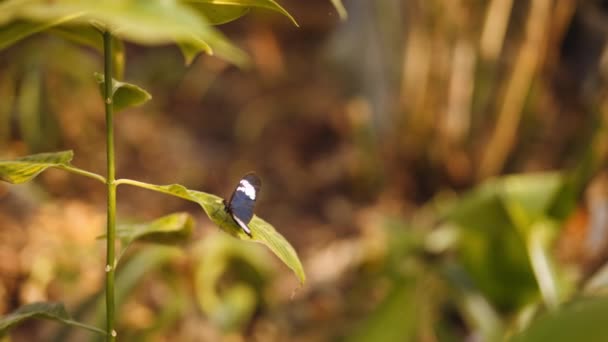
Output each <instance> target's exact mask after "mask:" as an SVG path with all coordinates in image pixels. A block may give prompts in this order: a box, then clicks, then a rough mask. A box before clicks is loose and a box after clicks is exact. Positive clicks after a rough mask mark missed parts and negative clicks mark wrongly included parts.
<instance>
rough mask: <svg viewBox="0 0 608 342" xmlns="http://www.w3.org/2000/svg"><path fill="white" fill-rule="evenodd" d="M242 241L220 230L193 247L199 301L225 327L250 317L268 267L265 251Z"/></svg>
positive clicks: (237, 325)
mask: <svg viewBox="0 0 608 342" xmlns="http://www.w3.org/2000/svg"><path fill="white" fill-rule="evenodd" d="M245 244H246V242H245V241H241V240H237V239H233V238H231V237H229V236H228V235H226V234H221V233H220V234H212V235H211V236H209V237H207V238H205V239H203V240H202V241H201V242H200V243H199V244H198V245H197V248H196V250H197V253H196V255H197V259H198V265H197V267H196V277H195V280H196V282H195V284H196V287H195V288H196V295H197V298H198V302H199V305H200V307H201V309H202V310H203V311H204V312H205V313H206V314H207V315H208V316H209V318H210V319H211V320H213V321H214V323H215V324H217V325H218V326H220V327H222V329H223V330H226V331H229V330H235V329H237V330H238V329H241V328H243V325H244V324H246V323H247V322H248V321H249V320H250V319H251V316H252V314H253V313H254V311H255V309H256V307H257V306H258V303H259V302H260V301H261V300H263V299H262V298H260V297H262V296H263V293H264V292H265V289H266V288H265V284H266V280H267V279H269V278H270V276H269V274H270V272H271V271H272V270H271V269H270V268H269V267H270V266H269V265H270V263H269V260H268V258H269V255H268V253H265V251H263V250H261V248H245V246H244V245H245ZM256 247H257V246H256ZM259 247H261V246H259ZM227 278H228V279H230V281H229V282H226V279H227Z"/></svg>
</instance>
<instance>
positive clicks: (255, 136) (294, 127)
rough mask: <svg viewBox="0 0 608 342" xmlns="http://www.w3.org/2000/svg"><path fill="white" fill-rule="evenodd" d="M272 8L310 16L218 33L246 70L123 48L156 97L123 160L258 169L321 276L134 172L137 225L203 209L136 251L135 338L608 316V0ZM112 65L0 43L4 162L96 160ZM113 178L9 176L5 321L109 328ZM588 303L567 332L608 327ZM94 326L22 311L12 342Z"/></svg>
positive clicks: (399, 336)
mask: <svg viewBox="0 0 608 342" xmlns="http://www.w3.org/2000/svg"><path fill="white" fill-rule="evenodd" d="M280 3H281V4H282V5H283V6H284V7H285V8H286V9H287V10H288V11H289V12H290V13H292V14H293V15H294V17H295V18H296V19H297V20H298V22H299V24H300V27H294V26H293V25H292V23H291V22H290V21H289V20H288V19H287V18H285V17H283V16H281V15H279V14H276V13H273V12H267V11H259V10H253V11H252V12H251V13H250V14H248V15H247V16H245V17H243V18H241V19H239V20H237V21H235V22H231V23H228V24H225V25H222V26H221V27H220V28H221V29H222V31H223V32H225V33H226V35H228V36H229V37H230V38H231V39H232V40H233V41H234V42H235V43H236V44H237V45H238V46H240V47H242V48H243V49H244V50H246V51H247V52H248V53H249V55H250V57H251V59H252V64H253V65H252V68H251V69H249V70H240V69H238V68H236V67H234V66H231V65H230V64H227V63H226V62H224V61H222V60H220V59H217V58H214V57H209V56H199V57H198V58H197V59H196V60H195V61H194V62H193V64H192V65H191V66H189V67H187V66H185V65H184V61H183V58H182V56H181V54H180V52H179V49H178V48H177V47H176V46H162V47H143V46H138V45H134V44H127V46H126V61H127V63H126V69H125V80H126V81H128V82H131V83H134V84H137V85H139V86H141V87H143V88H144V89H146V90H148V91H149V92H150V93H151V94H152V96H153V100H152V101H150V102H148V103H147V104H146V105H144V106H142V107H139V108H136V109H130V110H128V111H126V112H124V113H119V114H118V115H117V117H116V134H117V136H116V151H117V175H118V177H121V178H131V179H137V180H141V181H145V182H149V183H154V184H170V183H179V184H182V185H184V186H186V187H188V188H190V189H196V190H200V191H206V192H211V193H214V194H217V195H219V196H222V197H229V196H230V193H231V192H232V190H233V189H234V186H235V184H236V183H237V182H238V180H239V178H240V177H241V176H242V175H243V174H245V173H246V172H248V171H252V170H253V171H255V172H256V173H257V174H258V175H260V177H261V178H262V182H263V187H262V191H261V197H260V199H259V201H258V204H257V208H256V212H257V214H258V215H259V216H261V217H263V218H264V219H266V220H267V221H269V222H271V223H272V224H273V225H274V226H275V227H276V228H277V230H278V231H279V232H281V233H282V234H283V235H284V236H285V237H286V238H287V239H288V240H289V241H290V242H291V243H292V244H293V246H294V248H295V249H296V250H297V251H298V254H299V256H300V258H301V260H302V262H303V264H304V268H305V270H306V273H307V276H308V281H307V282H306V284H305V285H304V286H300V285H299V284H298V281H297V279H296V278H295V277H294V276H293V274H292V273H291V271H290V270H289V269H288V268H287V267H285V266H284V265H283V264H282V263H280V262H279V261H278V260H277V259H276V258H275V257H274V256H273V255H272V254H271V253H270V252H268V251H267V250H266V249H264V248H262V247H260V246H257V245H254V244H247V243H242V242H240V241H237V240H236V239H233V238H231V237H228V236H227V235H226V234H224V233H223V232H221V231H220V230H219V229H217V228H216V227H215V226H213V224H212V223H211V222H210V221H209V220H208V219H207V217H206V216H205V215H204V213H203V212H202V211H201V210H200V207H199V206H198V205H196V204H194V203H189V202H185V201H183V200H180V199H178V198H173V197H169V196H165V195H162V194H158V193H154V192H150V191H147V190H143V189H138V188H129V187H120V188H119V193H118V218H119V221H121V222H135V221H147V220H152V219H154V218H156V217H158V216H161V215H165V214H169V213H172V212H175V211H187V212H189V213H191V214H192V215H193V216H194V217H195V218H196V219H197V220H196V232H195V238H194V239H193V240H192V241H191V242H190V243H188V244H186V245H183V246H180V247H160V246H155V245H146V244H143V243H142V244H138V245H137V246H135V249H134V250H133V251H131V252H132V253H129V255H127V256H126V257H125V261H124V264H123V265H122V272H119V275H118V277H119V278H118V285H117V286H118V288H117V291H118V297H117V301H118V305H119V310H118V311H119V312H120V322H119V331H121V332H122V334H123V335H122V338H121V340H123V341H168V340H173V341H219V340H225V341H334V340H338V341H343V340H347V341H462V340H466V341H492V340H500V339H503V338H505V337H514V338H517V337H518V336H519V337H521V338H522V339H525V338H528V339H527V340H549V339H547V338H549V337H547V336H549V335H542V334H543V333H547V332H546V331H544V330H542V329H540V328H539V329H540V330H541V332H537V333H538V334H540V335H533V334H532V333H528V335H526V331H528V330H526V329H527V328H528V327H531V326H533V325H534V322H536V321H537V320H539V319H540V320H543V319H544V322H545V323H546V322H548V323H547V324H548V325H545V326H549V327H556V326H559V325H558V324H560V323H555V322H556V321H558V322H561V321H559V320H558V319H561V318H563V317H561V316H559V315H560V313H562V312H564V311H566V312H567V310H568V308H569V305H579V304H580V303H579V302H580V301H584V300H588V298H590V297H591V298H597V297H599V298H600V299H597V300H595V301H592V302H593V303H598V302H600V303H603V305H600V307H599V308H591V309H589V308H588V307H589V306H588V305H587V306H584V304H585V302H583V304H580V305H583V307H584V308H586V309H584V310H582V311H584V312H588V311H589V310H591V311H592V312H594V314H593V315H591V316H588V317H597V315H599V314H598V312H601V313H602V315H604V313H606V312H607V310H608V305H607V304H606V301H603V302H602V301H601V295H602V293H605V284H606V281H605V279H606V277H605V276H603V275H604V274H605V273H602V271H603V265H604V262H605V261H606V259H607V258H606V257H607V256H608V249H607V242H608V175H607V174H606V173H605V171H604V162H605V158H606V151H607V147H608V144H607V143H608V140H607V137H606V134H607V132H606V118H607V117H608V116H607V115H608V102H606V100H607V97H606V95H607V91H608V88H607V87H606V77H608V54H607V51H608V50H607V49H606V46H607V45H606V41H607V38H608V20H607V19H608V2H607V1H599V0H597V1H594V0H586V1H585V0H580V1H575V0H560V1H557V0H519V1H514V0H483V1H480V0H477V1H473V0H457V1H455V0H431V1H424V0H375V1H368V0H344V5H345V7H346V9H347V11H348V19H347V20H345V21H341V20H340V18H339V16H338V13H337V12H336V10H335V8H334V7H333V6H332V3H331V2H330V1H327V0H308V1H297V0H282V1H280ZM101 69H102V59H101V56H100V55H99V54H98V53H97V52H96V51H94V50H92V49H91V50H88V49H86V48H82V47H78V46H75V45H73V44H71V43H69V42H66V41H65V40H62V39H60V38H58V37H56V36H49V35H45V34H39V35H35V36H33V37H30V38H28V39H26V40H23V41H21V42H19V43H18V44H16V45H14V46H12V47H11V48H10V49H7V50H3V51H1V52H0V99H1V100H0V120H1V121H2V122H1V123H0V144H1V145H2V147H1V148H0V154H1V156H2V159H10V158H14V157H17V156H21V155H25V154H29V153H36V152H47V151H57V150H64V149H73V150H74V152H75V158H74V160H73V163H74V165H76V166H78V167H80V168H83V169H86V170H91V171H94V172H97V173H101V174H103V173H105V139H104V133H105V131H104V127H105V126H104V113H103V103H102V101H101V99H100V96H99V94H98V88H97V85H96V83H95V81H94V78H93V77H92V74H93V72H99V71H101ZM507 175H508V176H507ZM104 191H105V189H104V187H103V186H100V184H98V183H96V182H94V181H92V180H90V179H87V178H83V177H79V176H76V175H72V174H68V173H65V172H63V171H60V170H49V171H47V172H45V173H43V174H41V176H40V177H38V178H37V179H36V180H35V181H34V182H31V183H28V184H25V185H19V186H15V185H7V184H4V183H3V184H0V314H6V313H8V312H10V311H12V310H14V309H15V308H17V307H18V306H20V305H23V304H24V303H29V302H34V301H41V300H48V301H64V302H66V305H67V307H68V308H69V311H70V312H71V313H72V314H73V315H74V316H75V317H77V318H78V319H80V320H83V321H86V322H92V323H95V322H100V320H102V319H103V317H102V316H103V315H102V314H101V313H102V312H103V311H100V310H103V307H101V306H100V305H99V304H98V303H99V300H100V297H99V295H100V292H102V290H103V277H104V272H103V268H104V259H105V251H104V242H103V241H100V240H99V239H96V238H97V237H98V236H99V235H101V234H103V232H104V224H105V205H106V202H105V192H104ZM119 270H120V269H119ZM573 301H574V302H575V303H574V304H572V302H573ZM564 308H565V309H564ZM592 309H594V310H596V311H593V310H592ZM585 310H587V311H585ZM602 310H603V311H602ZM551 315H553V316H551ZM581 315H582V314H581ZM546 317H549V318H546ZM551 317H554V318H555V317H557V318H555V319H554V320H553V321H551ZM560 317H561V318H560ZM588 317H587V316H583V319H581V320H580V321H581V322H578V321H576V320H575V319H574V320H572V319H570V320H567V321H568V322H570V323H572V322H574V321H576V322H575V323H576V324H579V325H578V326H577V327H578V328H580V329H584V330H577V331H578V332H579V333H580V332H585V333H587V334H591V335H593V334H594V333H595V332H596V330H597V334H599V335H597V336H601V337H599V338H598V339H596V340H597V341H601V340H606V339H602V338H608V334H607V333H606V331H605V330H606V328H605V327H603V329H604V330H601V329H599V328H597V325H596V326H593V327H591V328H586V327H587V326H585V325H584V324H587V323H585V322H588V321H589V319H587V318H588ZM603 317H605V316H603ZM551 324H553V325H551ZM596 328H597V329H596ZM594 329H596V330H594ZM549 330H551V329H549ZM575 330H576V329H575ZM543 331H544V332H543ZM602 334H603V335H602ZM591 335H589V336H591ZM526 336H527V337H526ZM530 336H536V337H530ZM538 336H544V338H540V337H538ZM579 336H580V335H579ZM593 336H596V335H593ZM597 336H596V337H597ZM560 337H561V338H563V340H564V341H566V340H569V339H568V338H569V337H568V336H567V335H562V336H560ZM88 339H91V335H89V334H88V333H86V332H80V331H74V330H66V329H64V328H63V327H61V326H59V324H57V323H54V322H44V321H29V322H27V323H25V324H23V325H21V326H19V327H18V328H17V329H15V330H14V331H13V332H12V333H11V335H10V337H9V338H8V341H31V340H57V341H82V340H88ZM550 340H552V341H554V340H557V339H550ZM586 340H589V341H591V340H593V339H586Z"/></svg>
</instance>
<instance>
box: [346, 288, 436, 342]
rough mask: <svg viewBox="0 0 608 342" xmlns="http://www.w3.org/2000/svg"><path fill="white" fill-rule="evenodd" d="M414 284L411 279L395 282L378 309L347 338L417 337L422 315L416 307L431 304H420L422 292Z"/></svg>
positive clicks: (362, 341)
mask: <svg viewBox="0 0 608 342" xmlns="http://www.w3.org/2000/svg"><path fill="white" fill-rule="evenodd" d="M415 285H416V284H415V282H414V281H413V280H411V279H405V280H404V281H403V282H402V283H399V284H396V285H395V286H394V288H393V289H391V292H390V293H389V294H388V296H387V297H386V298H385V299H384V300H383V302H382V303H381V304H380V305H379V306H378V307H377V308H376V309H375V311H374V312H372V313H371V314H369V315H368V316H367V318H366V319H365V320H364V321H363V322H360V323H359V324H357V328H356V329H355V331H354V332H353V333H352V334H350V336H349V337H348V338H347V339H346V341H349V342H359V341H360V342H368V341H415V340H416V339H415V336H416V331H417V330H416V327H417V324H416V323H417V322H418V321H419V319H420V317H419V315H418V314H417V308H419V307H420V306H427V305H428V303H426V304H424V305H420V304H421V303H420V302H421V298H420V293H417V291H416V286H415ZM416 304H418V305H416Z"/></svg>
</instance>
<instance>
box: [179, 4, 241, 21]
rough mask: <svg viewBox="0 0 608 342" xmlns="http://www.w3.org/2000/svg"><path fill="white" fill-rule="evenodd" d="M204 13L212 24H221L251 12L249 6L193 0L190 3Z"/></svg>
mask: <svg viewBox="0 0 608 342" xmlns="http://www.w3.org/2000/svg"><path fill="white" fill-rule="evenodd" d="M189 4H190V6H192V8H194V9H196V10H197V11H198V12H199V13H200V14H201V15H203V16H204V17H205V18H207V20H208V21H209V23H210V24H211V25H221V24H225V23H227V22H231V21H233V20H236V19H238V18H240V17H242V16H244V15H245V14H247V12H249V7H241V6H225V5H216V4H208V3H201V2H197V1H192V2H190V3H189Z"/></svg>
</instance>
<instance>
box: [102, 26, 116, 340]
mask: <svg viewBox="0 0 608 342" xmlns="http://www.w3.org/2000/svg"><path fill="white" fill-rule="evenodd" d="M103 52H104V70H103V71H104V77H105V82H104V86H105V91H104V95H105V99H104V102H105V106H106V150H107V164H108V170H107V176H106V184H107V186H108V226H107V231H106V237H107V239H106V241H107V255H106V331H107V335H106V336H107V338H106V341H112V342H113V341H116V331H115V330H114V321H115V307H114V273H115V267H116V262H115V258H114V251H115V241H114V239H115V234H116V184H115V182H114V181H115V177H116V170H115V164H114V112H113V104H112V95H113V94H112V34H111V33H110V32H109V31H107V30H106V31H105V32H104V33H103Z"/></svg>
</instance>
